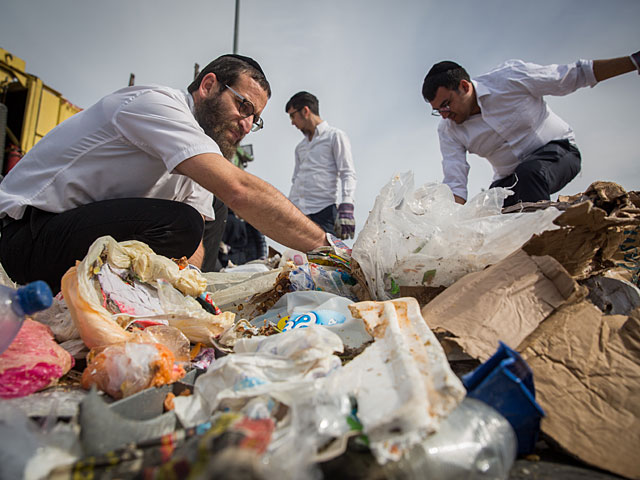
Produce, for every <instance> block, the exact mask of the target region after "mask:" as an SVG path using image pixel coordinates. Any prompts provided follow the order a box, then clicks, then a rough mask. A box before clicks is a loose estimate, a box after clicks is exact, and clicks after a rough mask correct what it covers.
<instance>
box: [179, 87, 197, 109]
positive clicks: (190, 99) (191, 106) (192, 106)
mask: <svg viewBox="0 0 640 480" xmlns="http://www.w3.org/2000/svg"><path fill="white" fill-rule="evenodd" d="M182 93H183V94H184V96H185V97H186V99H187V105H188V106H189V110H191V113H195V102H194V101H193V95H191V94H190V93H189V92H188V91H186V90H182Z"/></svg>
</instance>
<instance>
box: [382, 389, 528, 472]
mask: <svg viewBox="0 0 640 480" xmlns="http://www.w3.org/2000/svg"><path fill="white" fill-rule="evenodd" d="M516 448H517V439H516V435H515V433H514V431H513V428H512V427H511V425H510V424H509V422H508V421H507V420H506V419H505V418H504V417H503V416H502V415H500V413H498V412H497V411H496V410H494V409H493V408H492V407H490V406H489V405H487V404H486V403H483V402H481V401H480V400H476V399H474V398H469V397H466V398H465V399H464V400H463V401H462V403H461V404H460V405H458V407H457V408H456V409H455V410H453V411H452V412H451V413H450V414H449V416H448V417H447V418H446V419H444V421H443V422H442V423H441V424H440V429H439V430H438V432H436V433H434V434H433V435H431V436H429V437H427V438H426V439H425V440H424V441H423V442H422V443H418V444H416V445H414V446H413V447H412V448H411V449H410V450H409V451H408V452H406V454H405V455H404V456H403V458H401V459H400V461H398V462H389V463H387V464H385V473H386V478H388V479H389V480H421V479H438V480H458V479H461V478H463V479H465V480H485V479H487V480H488V479H491V480H506V479H507V478H509V472H510V470H511V467H512V465H513V462H514V460H515V458H516Z"/></svg>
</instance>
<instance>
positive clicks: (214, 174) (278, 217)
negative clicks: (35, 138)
mask: <svg viewBox="0 0 640 480" xmlns="http://www.w3.org/2000/svg"><path fill="white" fill-rule="evenodd" d="M176 171H177V172H178V173H181V174H183V175H186V176H188V177H190V178H191V179H193V180H194V181H196V182H198V183H199V184H200V185H202V186H203V187H204V188H206V189H207V190H209V191H210V192H211V193H213V194H214V195H215V196H216V197H218V198H220V200H222V201H223V202H224V203H226V204H227V205H228V206H229V207H230V208H231V209H232V210H233V211H234V212H236V213H237V214H238V215H239V216H240V217H242V218H243V219H244V220H245V221H247V222H249V223H250V224H251V225H253V226H254V227H255V228H256V229H258V230H259V231H261V232H262V233H264V234H265V235H266V236H268V237H270V238H272V239H273V240H275V241H276V242H278V243H281V244H283V245H286V246H288V247H290V248H293V249H296V250H300V251H302V252H308V251H310V250H313V249H314V248H317V247H320V246H323V245H328V243H327V239H326V235H325V233H324V231H323V230H322V229H321V228H320V227H319V226H318V225H316V224H315V223H314V222H312V221H311V220H309V219H308V218H307V217H306V216H305V215H304V214H303V213H302V212H301V211H300V210H298V209H297V208H296V207H295V205H293V203H291V202H290V201H289V200H288V199H287V198H286V197H285V196H284V195H283V194H282V193H280V191H278V190H277V189H276V188H275V187H273V186H272V185H271V184H269V183H267V182H265V181H264V180H261V179H260V178H258V177H256V176H255V175H251V174H250V173H247V172H245V171H243V170H241V169H239V168H238V167H236V166H234V165H232V164H231V162H229V161H227V160H226V159H225V158H224V157H222V156H221V155H218V154H215V153H204V154H201V155H196V156H194V157H191V158H189V159H187V160H185V161H183V162H182V163H180V164H179V165H178V166H177V167H176Z"/></svg>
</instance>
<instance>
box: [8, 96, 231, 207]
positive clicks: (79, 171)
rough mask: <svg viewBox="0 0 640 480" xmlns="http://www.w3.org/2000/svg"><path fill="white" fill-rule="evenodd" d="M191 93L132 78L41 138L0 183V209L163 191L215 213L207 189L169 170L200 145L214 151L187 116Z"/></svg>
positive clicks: (200, 149)
mask: <svg viewBox="0 0 640 480" xmlns="http://www.w3.org/2000/svg"><path fill="white" fill-rule="evenodd" d="M193 110H194V105H193V98H192V97H191V95H190V94H188V93H187V92H185V91H180V90H176V89H173V88H168V87H156V86H153V87H149V86H146V87H145V86H135V87H128V88H123V89H121V90H118V91H117V92H114V93H112V94H110V95H107V96H106V97H104V98H103V99H101V100H100V101H99V102H97V103H96V104H95V105H93V106H91V107H89V108H88V109H86V110H83V111H81V112H79V113H77V114H76V115H74V116H72V117H70V118H69V119H67V120H65V121H64V122H63V123H61V124H60V125H58V126H57V127H56V128H55V129H53V130H52V131H51V132H49V133H48V134H47V135H46V136H45V137H44V138H43V139H42V140H40V141H39V142H38V143H37V144H36V145H35V146H34V147H33V148H32V149H31V150H30V151H29V152H28V153H27V154H26V155H25V156H24V157H23V158H22V159H21V160H20V161H19V162H18V163H17V165H16V166H15V167H14V168H13V169H12V170H11V171H10V172H9V173H8V174H7V176H6V177H5V178H4V179H3V180H2V182H1V183H0V217H4V216H5V215H8V216H9V217H12V218H14V219H20V218H22V215H23V214H24V211H25V209H26V207H27V206H29V205H31V206H33V207H35V208H38V209H41V210H45V211H48V212H56V213H59V212H64V211H67V210H70V209H72V208H75V207H78V206H80V205H86V204H88V203H92V202H96V201H99V200H111V199H116V198H128V197H138V198H139V197H147V198H162V199H166V200H174V201H180V202H184V203H187V204H189V205H191V206H193V207H194V208H196V209H197V210H198V211H199V212H200V213H201V214H203V215H204V216H205V217H206V218H207V219H213V218H214V213H213V208H212V203H213V196H212V194H211V193H210V192H208V191H207V190H205V189H204V188H202V187H201V186H200V185H198V184H197V183H196V182H194V181H193V180H191V179H190V178H188V177H185V176H183V175H180V174H174V173H171V172H172V171H173V170H174V169H175V167H176V166H177V165H178V164H180V163H181V162H182V161H184V160H186V159H188V158H190V157H193V156H194V155H198V154H201V153H217V154H220V148H219V147H218V145H217V144H216V143H215V142H214V141H213V140H212V139H211V138H210V137H209V136H207V135H206V134H205V133H204V131H203V130H202V128H201V127H200V125H199V124H198V123H197V121H196V119H195V118H194V116H193Z"/></svg>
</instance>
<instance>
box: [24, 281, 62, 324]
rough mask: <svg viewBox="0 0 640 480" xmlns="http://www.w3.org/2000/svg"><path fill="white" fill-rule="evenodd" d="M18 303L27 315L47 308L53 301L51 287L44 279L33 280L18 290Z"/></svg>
mask: <svg viewBox="0 0 640 480" xmlns="http://www.w3.org/2000/svg"><path fill="white" fill-rule="evenodd" d="M17 293H18V303H20V307H21V308H22V311H23V312H24V313H25V314H26V315H31V314H32V313H36V312H39V311H40V310H45V309H47V308H49V307H50V306H51V304H52V303H53V295H52V294H51V289H50V288H49V285H47V284H46V283H45V282H43V281H42V280H37V281H35V282H31V283H29V284H27V285H25V286H24V287H20V288H18V290H17Z"/></svg>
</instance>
